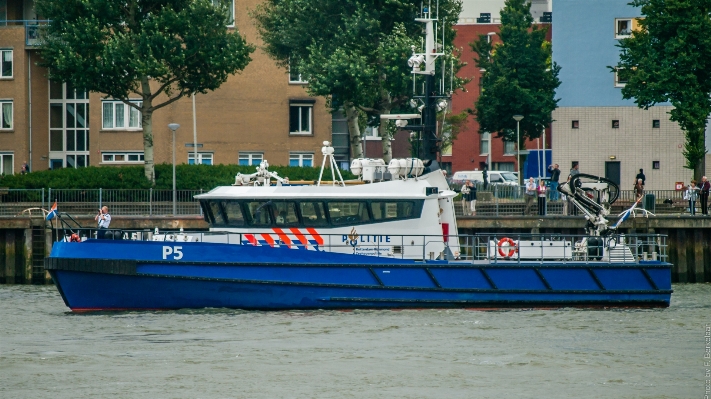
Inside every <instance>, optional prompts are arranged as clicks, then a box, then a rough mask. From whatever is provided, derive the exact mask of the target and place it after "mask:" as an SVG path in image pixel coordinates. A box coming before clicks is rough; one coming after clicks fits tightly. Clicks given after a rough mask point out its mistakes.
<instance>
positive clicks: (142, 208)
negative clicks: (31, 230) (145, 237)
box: [0, 188, 203, 216]
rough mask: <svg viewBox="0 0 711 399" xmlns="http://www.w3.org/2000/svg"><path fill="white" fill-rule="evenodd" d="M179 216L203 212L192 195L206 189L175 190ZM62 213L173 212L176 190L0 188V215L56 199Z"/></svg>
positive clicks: (47, 207)
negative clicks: (106, 207)
mask: <svg viewBox="0 0 711 399" xmlns="http://www.w3.org/2000/svg"><path fill="white" fill-rule="evenodd" d="M175 193H176V201H175V214H176V215H201V214H202V210H201V209H200V204H199V203H198V202H197V201H196V200H195V199H194V198H193V197H194V196H195V195H197V194H201V193H203V190H176V192H175ZM55 201H56V202H57V208H58V210H59V211H61V212H67V213H69V214H71V215H94V214H96V212H97V211H98V209H99V208H101V207H102V206H108V207H109V209H110V211H111V213H112V214H113V215H120V216H167V215H173V190H153V189H148V190H144V189H137V190H107V189H92V190H80V189H62V190H56V189H51V188H50V189H37V190H23V189H0V216H13V215H17V214H20V213H22V211H23V210H25V209H28V208H43V209H47V210H48V209H49V208H50V207H51V206H52V204H53V203H54V202H55Z"/></svg>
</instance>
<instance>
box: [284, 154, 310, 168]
mask: <svg viewBox="0 0 711 399" xmlns="http://www.w3.org/2000/svg"><path fill="white" fill-rule="evenodd" d="M289 166H308V167H311V166H314V154H302V153H294V152H292V153H291V154H289Z"/></svg>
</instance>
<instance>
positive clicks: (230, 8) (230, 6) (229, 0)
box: [212, 0, 235, 27]
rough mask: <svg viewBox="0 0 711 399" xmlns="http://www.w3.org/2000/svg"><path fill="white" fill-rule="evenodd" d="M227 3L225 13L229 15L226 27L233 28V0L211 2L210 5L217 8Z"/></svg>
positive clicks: (213, 0) (214, 0)
mask: <svg viewBox="0 0 711 399" xmlns="http://www.w3.org/2000/svg"><path fill="white" fill-rule="evenodd" d="M224 3H227V7H228V10H227V13H228V14H229V19H228V22H227V26H230V27H232V26H235V2H234V0H212V4H213V5H215V6H219V5H221V4H224Z"/></svg>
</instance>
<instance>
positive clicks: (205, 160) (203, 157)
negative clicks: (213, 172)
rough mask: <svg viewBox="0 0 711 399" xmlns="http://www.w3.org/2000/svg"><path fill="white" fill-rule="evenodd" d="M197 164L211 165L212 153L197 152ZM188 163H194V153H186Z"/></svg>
mask: <svg viewBox="0 0 711 399" xmlns="http://www.w3.org/2000/svg"><path fill="white" fill-rule="evenodd" d="M197 156H198V161H197V163H198V165H213V163H212V159H213V154H212V153H211V152H198V154H197ZM188 165H195V153H194V152H189V153H188Z"/></svg>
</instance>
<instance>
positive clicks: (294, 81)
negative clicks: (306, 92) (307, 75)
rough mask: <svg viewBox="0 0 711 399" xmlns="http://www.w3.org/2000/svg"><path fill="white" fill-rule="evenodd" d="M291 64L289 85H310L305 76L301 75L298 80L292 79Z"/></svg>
mask: <svg viewBox="0 0 711 399" xmlns="http://www.w3.org/2000/svg"><path fill="white" fill-rule="evenodd" d="M291 76H292V75H291V64H289V84H291V85H305V84H308V83H309V82H307V81H306V80H304V78H303V75H301V73H299V76H298V77H297V78H296V79H292V78H291Z"/></svg>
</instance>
